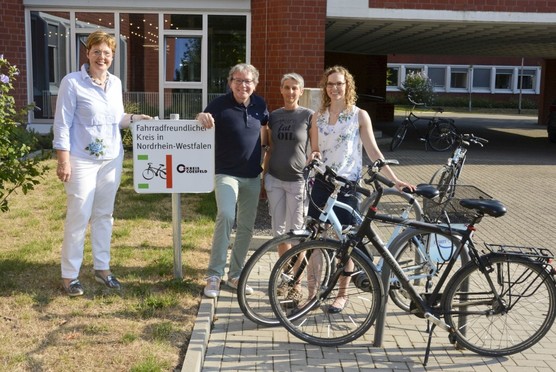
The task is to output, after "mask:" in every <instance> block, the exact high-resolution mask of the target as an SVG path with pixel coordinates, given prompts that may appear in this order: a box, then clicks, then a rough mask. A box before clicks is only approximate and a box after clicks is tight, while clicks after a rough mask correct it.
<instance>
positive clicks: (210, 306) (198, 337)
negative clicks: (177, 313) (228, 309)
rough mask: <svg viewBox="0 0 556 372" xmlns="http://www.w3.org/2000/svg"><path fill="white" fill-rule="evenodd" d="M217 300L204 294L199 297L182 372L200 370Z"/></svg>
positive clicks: (197, 371)
mask: <svg viewBox="0 0 556 372" xmlns="http://www.w3.org/2000/svg"><path fill="white" fill-rule="evenodd" d="M217 301H218V300H217V299H216V298H207V297H204V296H203V298H202V299H201V304H200V305H199V312H198V313H197V318H196V319H195V326H194V327H193V332H192V334H191V339H190V340H189V345H188V346H187V352H186V353H185V359H184V361H183V365H182V368H181V370H182V372H200V371H201V370H202V368H203V362H204V359H205V353H206V352H207V346H208V342H209V338H210V331H211V329H212V326H213V320H214V313H215V309H216V304H217Z"/></svg>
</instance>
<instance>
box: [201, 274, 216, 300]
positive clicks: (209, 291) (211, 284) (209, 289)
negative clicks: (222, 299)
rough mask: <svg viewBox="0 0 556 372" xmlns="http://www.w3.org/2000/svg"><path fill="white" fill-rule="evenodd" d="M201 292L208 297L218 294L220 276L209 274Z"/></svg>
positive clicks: (214, 296)
mask: <svg viewBox="0 0 556 372" xmlns="http://www.w3.org/2000/svg"><path fill="white" fill-rule="evenodd" d="M203 293H204V294H205V296H207V297H210V298H216V297H218V295H219V294H220V278H219V277H218V276H209V277H208V278H207V285H206V286H205V289H204V290H203Z"/></svg>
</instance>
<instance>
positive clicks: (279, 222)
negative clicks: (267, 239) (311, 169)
mask: <svg viewBox="0 0 556 372" xmlns="http://www.w3.org/2000/svg"><path fill="white" fill-rule="evenodd" d="M264 187H265V190H266V196H267V198H268V209H269V213H270V217H271V220H272V233H273V235H274V236H279V235H282V234H285V233H286V232H288V231H290V230H292V229H301V228H303V225H304V224H305V214H306V213H305V199H306V198H305V194H306V192H305V181H303V180H300V181H293V182H288V181H282V180H279V179H278V178H276V177H273V176H272V175H271V174H270V173H267V174H266V175H265V178H264Z"/></svg>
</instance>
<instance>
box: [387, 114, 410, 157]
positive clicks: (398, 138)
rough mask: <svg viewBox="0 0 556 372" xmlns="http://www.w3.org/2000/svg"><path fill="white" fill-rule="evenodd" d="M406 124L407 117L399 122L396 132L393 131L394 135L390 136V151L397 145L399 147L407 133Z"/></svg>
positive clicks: (407, 124)
mask: <svg viewBox="0 0 556 372" xmlns="http://www.w3.org/2000/svg"><path fill="white" fill-rule="evenodd" d="M408 126H409V123H408V120H407V119H406V120H404V121H403V122H402V123H401V124H400V126H399V127H398V129H397V130H396V133H394V137H392V141H391V142H390V151H395V150H396V149H397V148H398V147H400V145H401V143H402V141H403V140H404V138H405V135H406V133H407V127H408Z"/></svg>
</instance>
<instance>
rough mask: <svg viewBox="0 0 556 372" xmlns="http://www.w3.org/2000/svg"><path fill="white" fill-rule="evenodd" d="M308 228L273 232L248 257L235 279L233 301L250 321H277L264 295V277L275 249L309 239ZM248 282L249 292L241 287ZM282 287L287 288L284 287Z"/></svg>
mask: <svg viewBox="0 0 556 372" xmlns="http://www.w3.org/2000/svg"><path fill="white" fill-rule="evenodd" d="M310 236H311V232H310V231H309V230H299V231H290V232H288V233H286V234H284V235H280V236H277V237H275V238H273V239H271V240H269V241H267V242H266V243H264V244H263V245H261V246H260V247H259V248H258V249H257V250H256V251H255V252H253V254H252V255H251V256H250V257H249V259H248V260H247V262H246V263H245V266H244V267H243V270H242V271H241V275H240V277H239V281H238V287H237V301H238V304H239V307H240V309H241V311H242V312H243V314H244V315H245V316H246V317H247V318H248V319H249V320H251V321H253V322H255V323H257V324H259V325H262V326H275V325H278V324H280V321H279V320H278V318H276V316H275V315H274V312H273V311H272V307H271V306H270V299H269V297H268V281H269V279H270V272H271V271H272V267H273V266H274V264H275V263H276V261H277V260H278V249H279V247H282V249H288V248H290V247H294V246H296V245H298V244H299V243H301V242H304V241H305V240H307V239H309V237H310ZM246 286H250V287H251V288H253V293H252V294H250V295H247V293H246V291H245V288H246ZM282 289H283V290H286V291H287V290H289V288H287V287H284V288H282Z"/></svg>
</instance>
